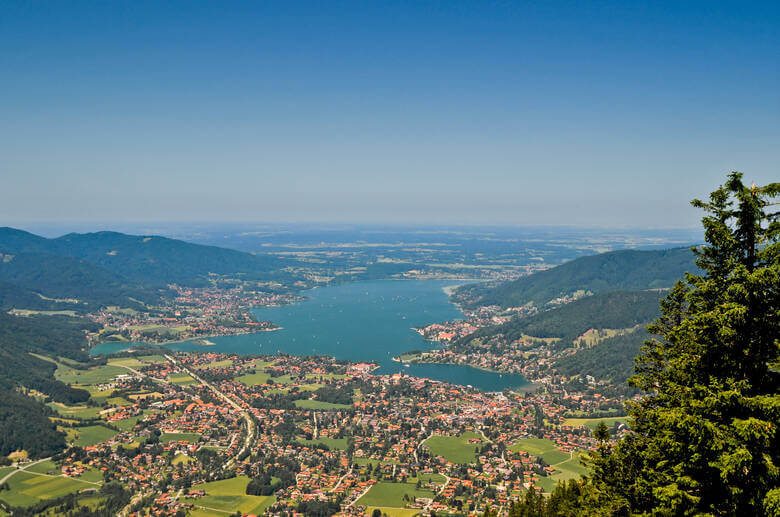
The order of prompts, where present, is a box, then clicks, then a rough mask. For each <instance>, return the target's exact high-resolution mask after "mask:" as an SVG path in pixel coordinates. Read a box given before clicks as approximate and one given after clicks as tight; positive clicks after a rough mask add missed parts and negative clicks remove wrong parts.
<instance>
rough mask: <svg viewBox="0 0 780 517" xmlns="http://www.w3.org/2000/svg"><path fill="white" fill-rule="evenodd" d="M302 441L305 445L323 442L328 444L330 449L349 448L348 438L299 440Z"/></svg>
mask: <svg viewBox="0 0 780 517" xmlns="http://www.w3.org/2000/svg"><path fill="white" fill-rule="evenodd" d="M298 441H299V442H300V443H302V444H305V445H313V444H315V443H322V444H325V445H327V446H328V448H329V449H330V450H334V449H340V450H342V451H343V450H346V448H347V439H346V438H327V437H325V438H317V439H316V440H298Z"/></svg>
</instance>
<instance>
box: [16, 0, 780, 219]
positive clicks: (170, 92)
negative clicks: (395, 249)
mask: <svg viewBox="0 0 780 517" xmlns="http://www.w3.org/2000/svg"><path fill="white" fill-rule="evenodd" d="M631 4H633V3H631ZM779 10H780V4H779V3H777V2H763V3H752V4H751V5H750V9H745V8H744V5H743V4H742V3H738V2H714V3H713V2H706V3H704V2H687V3H685V4H684V5H678V6H675V7H674V9H670V8H669V6H667V5H664V4H660V3H651V4H650V5H644V6H636V5H627V4H626V3H624V2H600V3H598V4H597V5H595V4H592V5H587V3H573V4H572V3H567V4H564V3H557V4H556V3H547V2H545V3H538V4H525V5H506V4H505V3H501V4H500V5H486V4H485V3H482V2H475V3H463V4H455V3H445V4H436V3H421V4H414V5H400V4H398V5H396V4H394V3H391V4H379V3H374V2H369V3H358V2H355V3H351V2H347V3H339V4H334V3H330V2H327V3H320V2H313V3H310V4H308V5H307V4H305V3H304V4H301V3H298V2H296V3H295V4H294V5H293V4H291V3H286V2H271V3H265V4H262V5H261V4H259V3H248V4H231V5H230V6H229V7H228V6H225V5H224V4H222V3H207V2H198V3H196V4H193V3H186V4H185V3H179V2H170V3H166V4H164V5H161V4H157V3H145V2H125V3H122V2H119V3H117V2H111V3H98V4H93V3H89V4H87V3H76V4H71V3H49V4H47V5H46V7H45V8H36V7H35V6H34V5H33V4H29V3H27V2H15V1H10V2H3V3H2V5H0V66H2V70H3V74H2V80H0V98H2V99H4V100H5V102H3V103H2V113H3V116H2V117H0V156H2V160H0V177H2V188H0V219H1V220H2V221H3V223H4V224H10V225H15V223H17V222H21V221H27V222H30V221H53V220H57V221H98V222H105V221H127V220H132V221H193V220H199V221H227V222H230V221H268V222H279V221H285V222H296V221H299V222H300V221H314V222H322V221H324V222H339V221H342V222H343V221H348V222H352V221H359V222H366V223H376V222H392V223H432V224H460V223H465V224H511V225H536V224H578V225H607V226H615V225H618V226H624V225H629V226H652V227H678V228H686V227H691V226H694V225H695V224H696V223H697V220H698V217H699V214H698V213H697V212H696V211H695V210H693V209H691V208H689V207H688V205H687V202H688V200H690V199H691V198H692V197H696V196H704V195H706V193H707V192H709V191H710V190H711V187H712V185H714V184H716V183H717V182H719V181H721V180H722V178H723V177H725V173H726V172H727V171H730V170H733V169H738V170H742V171H744V172H745V180H746V181H747V182H748V183H749V182H751V181H755V182H756V183H757V184H766V183H767V182H769V181H772V180H774V179H776V178H777V175H778V174H777V173H778V171H777V164H778V163H780V146H778V145H777V142H778V141H780V96H778V94H777V92H778V91H780V68H779V67H780V64H779V63H780V60H778V59H777V57H778V55H779V52H778V51H779V50H780V31H778V24H777V20H778V19H780V12H779ZM17 226H18V225H17Z"/></svg>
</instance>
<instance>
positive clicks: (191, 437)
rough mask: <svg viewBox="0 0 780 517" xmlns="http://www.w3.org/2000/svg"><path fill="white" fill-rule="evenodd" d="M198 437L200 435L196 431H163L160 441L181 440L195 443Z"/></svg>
mask: <svg viewBox="0 0 780 517" xmlns="http://www.w3.org/2000/svg"><path fill="white" fill-rule="evenodd" d="M198 438H200V435H199V434H197V433H163V434H162V435H161V436H160V441H161V442H162V443H168V442H181V441H184V442H190V443H195V442H197V441H198Z"/></svg>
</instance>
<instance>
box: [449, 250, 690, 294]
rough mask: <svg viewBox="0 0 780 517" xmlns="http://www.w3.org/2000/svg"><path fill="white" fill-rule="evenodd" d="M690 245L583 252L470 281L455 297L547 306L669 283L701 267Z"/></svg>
mask: <svg viewBox="0 0 780 517" xmlns="http://www.w3.org/2000/svg"><path fill="white" fill-rule="evenodd" d="M693 260H694V255H693V252H692V251H691V250H690V249H688V248H674V249H668V250H653V251H637V250H620V251H612V252H609V253H602V254H599V255H591V256H588V257H581V258H578V259H575V260H572V261H571V262H567V263H566V264H562V265H560V266H557V267H554V268H552V269H548V270H546V271H541V272H539V273H534V274H532V275H529V276H526V277H523V278H520V279H518V280H514V281H511V282H505V283H502V284H499V285H496V286H487V285H467V286H463V287H461V288H460V289H459V290H458V291H457V293H456V296H457V298H458V299H459V300H462V301H463V300H467V301H468V302H467V304H468V305H499V306H502V307H516V306H521V305H526V304H528V303H532V304H533V305H535V306H537V307H543V306H545V305H546V304H547V303H548V302H550V301H551V300H554V299H556V298H558V297H561V296H570V295H572V294H573V293H575V292H577V291H586V292H588V291H589V292H591V293H602V292H606V291H616V290H642V289H653V288H661V287H671V286H672V285H674V283H675V282H676V281H677V280H678V279H680V278H682V277H683V274H684V273H685V272H686V271H690V272H695V271H697V268H696V266H695V265H694V262H693Z"/></svg>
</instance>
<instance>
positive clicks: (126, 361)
mask: <svg viewBox="0 0 780 517" xmlns="http://www.w3.org/2000/svg"><path fill="white" fill-rule="evenodd" d="M108 364H110V365H113V366H127V367H129V368H140V367H141V366H143V365H144V363H142V362H141V361H140V360H138V359H137V358H135V357H118V358H115V359H109V360H108Z"/></svg>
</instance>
